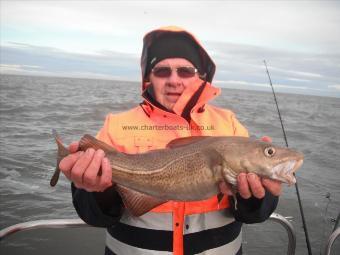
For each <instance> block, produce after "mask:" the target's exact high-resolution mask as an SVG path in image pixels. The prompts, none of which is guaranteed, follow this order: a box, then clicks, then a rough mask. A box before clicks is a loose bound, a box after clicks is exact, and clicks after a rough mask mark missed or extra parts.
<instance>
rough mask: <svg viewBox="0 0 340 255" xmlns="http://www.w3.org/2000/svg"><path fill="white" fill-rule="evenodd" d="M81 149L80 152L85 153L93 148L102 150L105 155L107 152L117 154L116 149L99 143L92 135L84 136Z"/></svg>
mask: <svg viewBox="0 0 340 255" xmlns="http://www.w3.org/2000/svg"><path fill="white" fill-rule="evenodd" d="M79 147H80V150H82V151H85V150H86V149H88V148H93V149H95V150H98V149H102V150H103V151H104V152H105V153H107V152H111V153H112V152H117V150H116V149H115V148H113V147H112V146H110V145H108V144H107V143H104V142H102V141H99V140H98V139H96V138H95V137H93V136H91V135H87V134H86V135H84V136H83V137H82V138H81V139H80V141H79Z"/></svg>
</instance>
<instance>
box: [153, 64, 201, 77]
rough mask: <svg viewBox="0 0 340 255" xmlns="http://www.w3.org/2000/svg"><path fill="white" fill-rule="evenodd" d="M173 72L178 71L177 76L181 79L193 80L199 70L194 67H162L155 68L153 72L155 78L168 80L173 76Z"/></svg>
mask: <svg viewBox="0 0 340 255" xmlns="http://www.w3.org/2000/svg"><path fill="white" fill-rule="evenodd" d="M172 70H176V72H177V75H178V77H180V78H192V77H194V76H195V74H196V73H197V72H198V70H197V69H196V68H195V67H192V66H181V67H173V68H172V67H170V66H160V67H155V68H153V69H152V70H151V72H152V73H153V75H154V76H156V77H158V78H168V77H170V76H171V74H172Z"/></svg>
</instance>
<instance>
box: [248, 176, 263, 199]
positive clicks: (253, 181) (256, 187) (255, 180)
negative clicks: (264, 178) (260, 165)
mask: <svg viewBox="0 0 340 255" xmlns="http://www.w3.org/2000/svg"><path fill="white" fill-rule="evenodd" d="M247 180H248V183H249V187H250V190H251V192H252V194H253V196H254V197H256V198H259V199H261V198H263V197H264V195H265V194H266V191H265V189H264V187H263V185H262V183H261V179H260V178H259V177H258V176H257V175H256V174H253V173H249V174H247Z"/></svg>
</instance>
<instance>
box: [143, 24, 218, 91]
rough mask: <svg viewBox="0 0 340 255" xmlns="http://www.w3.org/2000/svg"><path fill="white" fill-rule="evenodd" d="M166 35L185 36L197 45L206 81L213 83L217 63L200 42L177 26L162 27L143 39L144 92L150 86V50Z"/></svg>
mask: <svg viewBox="0 0 340 255" xmlns="http://www.w3.org/2000/svg"><path fill="white" fill-rule="evenodd" d="M165 34H174V35H183V37H187V38H189V39H191V40H192V42H193V43H194V44H196V45H197V48H198V51H199V57H200V60H201V63H202V70H203V71H204V74H203V76H204V80H205V81H208V82H209V83H211V82H212V79H213V77H214V74H215V69H216V66H215V63H214V62H213V60H212V59H211V58H210V56H209V55H208V53H207V52H206V51H205V49H204V48H203V47H202V45H201V44H200V42H199V41H198V40H197V39H196V38H195V37H194V36H193V35H192V34H191V33H189V32H187V31H185V30H184V29H182V28H180V27H176V26H169V27H161V28H159V29H156V30H152V31H151V32H149V33H147V34H146V35H145V36H144V39H143V50H142V56H141V69H142V90H143V91H144V90H145V88H146V87H147V85H148V80H147V78H148V77H147V75H148V74H147V67H148V57H149V56H148V55H149V50H150V47H151V46H152V44H153V43H154V42H155V41H156V40H157V39H158V38H159V37H161V36H163V35H165Z"/></svg>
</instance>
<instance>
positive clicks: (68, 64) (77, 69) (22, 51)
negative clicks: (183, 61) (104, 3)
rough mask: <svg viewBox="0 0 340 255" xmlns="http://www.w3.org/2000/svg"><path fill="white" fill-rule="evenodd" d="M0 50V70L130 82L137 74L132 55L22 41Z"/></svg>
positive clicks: (135, 58)
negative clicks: (78, 50)
mask: <svg viewBox="0 0 340 255" xmlns="http://www.w3.org/2000/svg"><path fill="white" fill-rule="evenodd" d="M1 53H2V54H1V72H2V73H11V74H14V73H15V74H31V75H49V76H66V77H80V78H100V79H124V80H134V81H136V80H139V77H140V71H139V59H138V57H137V56H135V55H134V54H124V53H119V52H113V51H101V52H97V53H96V54H79V53H70V52H65V51H62V50H60V49H56V48H52V47H39V46H35V45H29V44H22V43H19V44H18V43H12V44H11V46H2V47H1Z"/></svg>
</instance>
